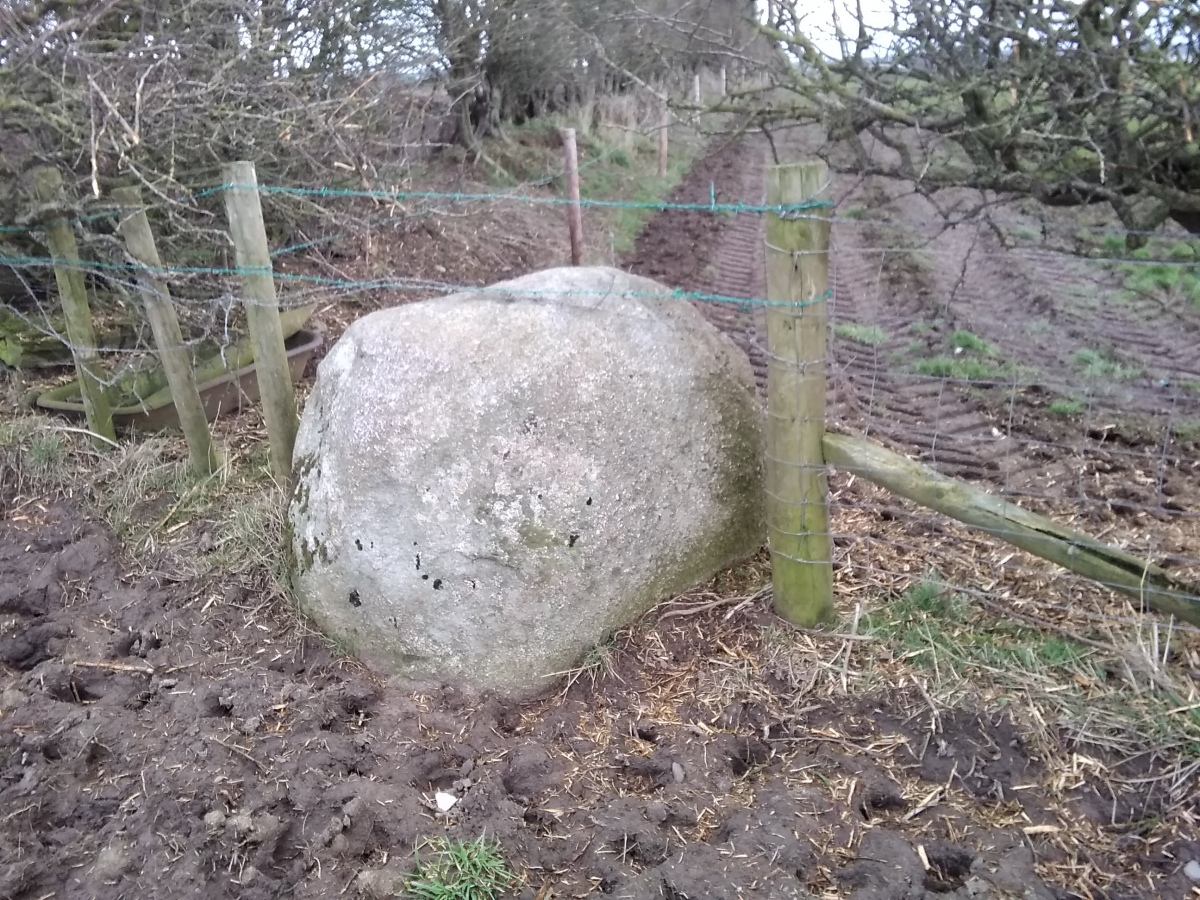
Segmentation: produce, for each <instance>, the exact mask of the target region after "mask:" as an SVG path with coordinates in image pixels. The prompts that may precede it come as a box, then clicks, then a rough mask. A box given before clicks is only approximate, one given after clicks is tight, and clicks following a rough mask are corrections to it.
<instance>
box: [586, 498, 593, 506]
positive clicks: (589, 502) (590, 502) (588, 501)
mask: <svg viewBox="0 0 1200 900" xmlns="http://www.w3.org/2000/svg"><path fill="white" fill-rule="evenodd" d="M587 505H588V506H591V505H592V498H591V497H588V498H587Z"/></svg>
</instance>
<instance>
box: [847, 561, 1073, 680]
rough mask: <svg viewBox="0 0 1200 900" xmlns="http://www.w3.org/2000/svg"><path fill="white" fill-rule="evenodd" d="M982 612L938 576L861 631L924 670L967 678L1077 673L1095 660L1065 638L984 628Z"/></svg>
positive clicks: (883, 609) (872, 616)
mask: <svg viewBox="0 0 1200 900" xmlns="http://www.w3.org/2000/svg"><path fill="white" fill-rule="evenodd" d="M980 621H981V620H980V617H979V615H978V610H977V609H975V608H974V607H973V606H972V604H971V603H970V601H969V600H968V599H967V598H966V597H965V596H964V595H963V594H962V593H961V592H960V591H956V590H955V589H954V588H953V587H952V586H951V585H948V584H946V583H945V582H943V581H942V580H941V579H940V578H939V577H938V576H937V575H936V574H931V575H927V576H926V577H925V578H923V579H922V580H921V581H920V582H918V583H916V584H914V585H913V586H912V587H910V588H908V590H906V591H905V592H904V593H903V594H901V595H900V596H899V597H897V598H896V599H894V600H892V601H890V602H888V603H885V604H883V605H881V606H880V607H879V608H878V609H875V610H873V611H872V612H870V613H869V614H868V615H867V616H866V617H864V619H863V623H862V626H861V627H862V628H863V630H864V631H865V632H866V633H867V634H870V635H872V636H874V637H876V638H878V639H880V640H881V641H884V642H886V643H888V644H890V645H891V647H892V650H893V652H894V653H898V654H900V655H901V656H903V657H904V658H905V659H907V660H908V661H910V662H911V663H913V664H915V665H918V666H920V667H921V668H926V669H934V670H937V671H939V672H945V673H954V674H955V675H957V676H959V677H965V676H966V675H967V674H969V673H970V671H971V670H992V671H995V670H997V669H1001V670H1006V671H1010V672H1011V671H1016V672H1046V671H1048V670H1073V669H1075V668H1077V667H1080V666H1085V665H1086V660H1087V658H1088V656H1089V655H1090V653H1089V651H1088V649H1087V648H1086V647H1084V646H1083V645H1081V644H1078V643H1076V642H1074V641H1071V640H1068V639H1066V638H1064V637H1062V636H1061V635H1057V634H1053V633H1048V632H1044V631H1040V630H1038V629H1034V628H1029V627H1026V626H1024V625H1020V624H1016V623H1013V622H1007V621H992V620H988V622H987V625H986V627H981V626H980Z"/></svg>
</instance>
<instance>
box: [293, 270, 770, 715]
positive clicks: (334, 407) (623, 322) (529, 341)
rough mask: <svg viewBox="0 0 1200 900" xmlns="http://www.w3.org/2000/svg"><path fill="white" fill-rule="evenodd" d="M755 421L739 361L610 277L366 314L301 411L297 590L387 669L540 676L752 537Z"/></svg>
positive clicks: (691, 312) (651, 290) (680, 302)
mask: <svg viewBox="0 0 1200 900" xmlns="http://www.w3.org/2000/svg"><path fill="white" fill-rule="evenodd" d="M762 434H763V430H762V407H761V403H760V401H759V399H758V396H757V394H756V392H755V385H754V379H753V376H752V374H751V371H750V367H749V364H748V363H747V361H746V359H745V356H744V355H743V354H742V353H741V352H740V351H738V349H737V348H736V347H735V346H734V345H733V344H732V343H731V342H730V341H729V340H727V339H726V338H725V337H724V336H722V335H721V334H719V333H718V332H716V331H715V330H714V329H713V328H712V327H711V326H710V325H708V323H706V322H705V321H704V320H703V318H702V317H701V316H700V314H699V313H698V312H697V311H696V309H695V308H694V307H693V306H692V305H691V304H690V303H689V302H688V301H687V300H684V299H681V298H678V297H673V296H671V294H670V291H669V290H667V289H666V288H664V287H662V286H661V285H659V284H657V283H655V282H653V281H650V280H648V279H644V278H639V277H636V276H632V275H629V274H626V273H624V272H620V271H618V270H616V269H608V268H575V269H553V270H550V271H545V272H540V273H536V274H533V275H528V276H526V277H523V278H518V279H516V280H514V281H509V282H505V283H503V284H497V285H494V286H492V287H489V288H482V289H479V290H474V291H469V292H465V293H461V294H456V295H453V296H449V297H444V298H441V299H435V300H426V301H423V302H419V303H413V304H410V305H407V306H400V307H397V308H394V309H387V310H382V311H380V312H376V313H372V314H371V315H368V316H365V317H364V318H362V319H360V320H358V321H357V322H355V323H354V324H353V325H352V326H351V327H350V328H349V329H348V330H347V331H346V333H345V334H344V335H343V336H342V338H341V340H339V341H338V342H337V344H336V345H335V346H334V347H333V348H332V349H331V350H330V351H329V354H328V356H326V357H325V359H324V360H323V361H322V363H321V365H320V368H319V369H318V373H317V381H316V386H315V388H314V390H313V393H312V395H311V396H310V397H309V399H308V403H307V405H306V406H305V409H304V415H303V418H302V420H301V424H300V433H299V435H298V437H297V440H296V453H295V460H294V461H295V478H296V483H295V489H294V493H293V497H292V502H291V507H290V510H289V520H290V521H289V524H290V531H291V543H292V550H293V553H294V587H295V593H296V598H297V600H298V602H299V604H300V607H301V609H302V610H303V611H304V612H305V613H307V614H308V615H309V616H310V617H311V618H312V619H313V620H315V622H316V624H317V626H318V627H320V628H321V629H322V630H324V631H325V633H326V634H328V635H330V636H332V637H334V638H335V639H336V640H337V641H338V642H339V643H341V644H342V645H343V646H345V647H347V648H348V649H349V650H351V651H352V652H353V653H355V654H356V655H358V656H359V657H361V658H362V659H364V660H365V661H367V662H368V663H369V664H372V665H375V666H378V667H380V668H382V669H384V670H387V671H390V672H393V673H396V674H400V675H406V676H411V677H414V678H422V679H427V678H436V679H445V680H452V681H460V682H465V683H467V684H468V685H471V686H474V687H477V688H490V689H494V690H498V691H500V692H503V693H509V694H513V693H517V694H528V693H532V692H536V691H537V690H539V689H541V688H545V687H549V686H551V684H552V680H551V676H552V675H553V673H556V672H561V671H563V670H565V669H569V668H570V667H572V666H574V665H575V664H576V663H577V662H579V660H580V658H581V656H582V655H583V654H584V653H585V652H586V650H587V649H588V648H589V647H591V646H593V645H594V644H595V643H596V642H597V641H599V640H601V639H602V638H603V637H604V636H605V634H606V633H607V632H609V631H611V630H613V629H615V628H618V627H620V626H622V625H625V624H627V623H629V622H631V621H633V620H634V619H636V618H637V617H638V616H639V615H640V614H642V613H643V612H645V611H646V610H647V609H649V608H650V607H651V606H652V605H653V604H654V603H655V602H656V601H657V600H659V599H661V598H662V597H664V596H667V595H670V594H672V593H673V592H678V591H681V590H683V589H686V588H687V587H689V586H691V585H693V584H695V583H697V582H699V581H702V580H703V579H706V578H708V577H709V576H711V575H713V574H714V573H716V572H718V571H720V570H721V569H722V568H724V567H726V566H728V565H729V564H730V563H732V562H735V561H736V560H738V559H740V558H744V557H746V556H747V555H749V554H752V553H753V552H754V551H756V550H757V549H758V548H759V547H760V546H761V544H762V542H763V540H764V533H765V524H764V511H763V510H764V505H763V482H762V477H763V460H762V457H763V436H762Z"/></svg>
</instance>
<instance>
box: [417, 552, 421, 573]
mask: <svg viewBox="0 0 1200 900" xmlns="http://www.w3.org/2000/svg"><path fill="white" fill-rule="evenodd" d="M417 571H418V572H420V571H421V554H420V553H418V554H417Z"/></svg>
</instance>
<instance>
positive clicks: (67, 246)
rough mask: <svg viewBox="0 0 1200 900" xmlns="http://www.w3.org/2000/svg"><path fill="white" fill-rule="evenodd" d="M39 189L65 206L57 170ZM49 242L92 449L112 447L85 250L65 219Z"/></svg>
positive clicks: (37, 179) (37, 175)
mask: <svg viewBox="0 0 1200 900" xmlns="http://www.w3.org/2000/svg"><path fill="white" fill-rule="evenodd" d="M33 189H34V194H35V196H36V197H37V199H38V202H40V203H43V204H50V205H55V204H57V205H63V204H64V203H65V200H66V196H65V194H64V192H63V182H62V175H60V174H59V172H58V169H55V168H54V167H52V166H43V167H42V168H40V169H38V170H37V171H36V172H34V174H33ZM46 242H47V244H49V247H50V255H51V256H53V257H54V280H55V281H56V282H57V284H58V293H59V297H60V298H61V299H62V307H63V316H64V317H65V318H66V320H67V340H69V341H70V342H71V356H72V357H73V358H74V359H75V373H76V375H77V376H78V378H79V393H80V396H81V398H82V400H83V411H84V415H85V416H86V417H87V424H88V429H89V430H90V431H91V432H92V434H93V435H94V436H93V438H92V443H93V444H94V445H95V446H97V447H104V446H110V447H111V446H112V445H113V443H114V442H115V441H116V439H117V432H116V429H115V428H114V427H113V417H112V407H111V405H110V404H109V401H108V397H107V396H106V395H105V393H104V384H103V382H102V380H101V377H100V367H99V357H98V354H97V353H96V332H95V330H94V329H93V328H92V310H91V307H90V306H89V305H88V296H87V285H85V284H84V282H83V273H82V271H80V264H79V248H78V247H77V246H76V244H75V234H74V232H72V231H71V225H70V223H69V222H68V221H67V220H66V219H65V218H63V217H61V216H59V217H58V218H55V219H51V220H50V221H48V222H47V223H46Z"/></svg>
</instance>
